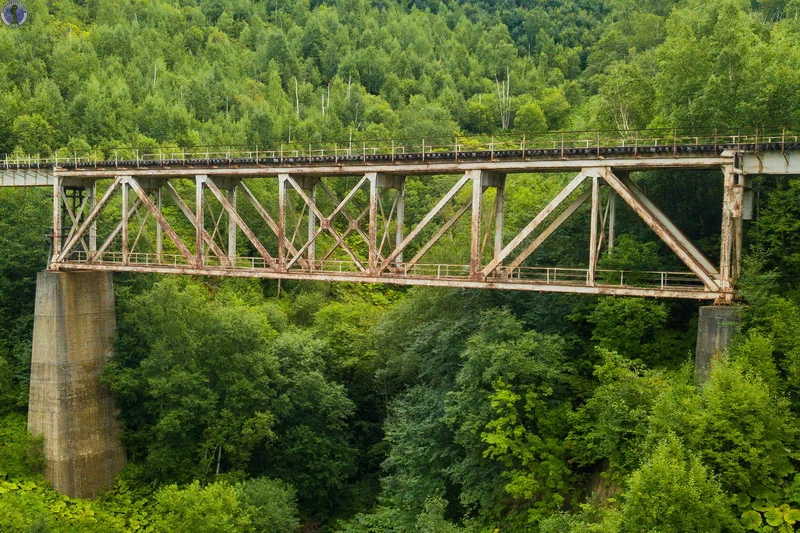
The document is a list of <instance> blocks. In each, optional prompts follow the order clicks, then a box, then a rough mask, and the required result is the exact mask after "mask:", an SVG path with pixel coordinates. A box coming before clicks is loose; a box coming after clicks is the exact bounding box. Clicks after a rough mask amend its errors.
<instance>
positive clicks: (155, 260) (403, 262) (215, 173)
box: [0, 130, 800, 303]
mask: <svg viewBox="0 0 800 533" xmlns="http://www.w3.org/2000/svg"><path fill="white" fill-rule="evenodd" d="M454 141H455V142H450V143H441V142H440V143H431V142H428V143H427V144H426V142H425V141H422V142H419V143H400V142H397V141H383V142H371V143H367V142H363V143H360V145H359V146H354V145H353V143H346V144H343V145H338V144H337V145H309V146H299V145H288V144H287V145H281V146H280V147H278V148H276V149H272V150H263V149H261V150H259V149H258V148H249V149H248V148H241V147H238V148H236V147H233V148H231V147H227V148H225V149H219V148H201V149H192V150H187V149H178V148H176V149H160V150H158V151H150V152H145V151H142V150H135V149H119V150H115V151H113V153H106V154H103V155H102V156H99V155H97V154H92V155H90V156H86V157H80V156H78V155H77V154H74V155H73V156H71V157H61V158H59V157H57V156H53V157H51V158H40V157H16V158H15V157H7V158H5V159H4V160H3V162H2V168H0V185H2V186H48V187H52V188H53V232H52V240H53V246H52V253H51V258H50V263H49V268H50V269H51V270H63V271H84V270H93V271H119V272H157V273H180V274H195V275H219V276H239V277H258V278H274V279H297V280H324V281H348V282H370V283H393V284H400V285H427V286H445V287H467V288H497V289H515V290H528V291H551V292H566V293H583V294H610V295H628V296H651V297H666V298H690V299H698V300H715V301H716V302H718V303H729V302H731V301H732V300H733V298H734V296H735V292H734V288H735V282H736V279H737V278H738V276H739V268H740V267H739V265H740V259H741V253H742V231H743V221H745V220H748V219H750V218H751V216H752V205H753V194H752V190H751V189H750V177H751V176H752V175H756V174H772V175H793V174H800V142H798V137H796V136H791V135H787V134H786V133H785V132H781V133H780V134H777V135H772V136H768V135H760V136H759V135H752V136H743V135H729V136H721V135H717V134H713V135H709V134H706V135H692V134H687V135H681V134H678V132H677V131H674V130H671V131H668V132H663V131H659V132H653V131H650V132H636V133H635V134H633V135H631V136H628V137H626V138H610V137H608V136H607V135H605V134H601V133H600V132H575V133H557V134H550V135H540V136H536V137H534V138H531V137H520V138H509V137H503V138H492V139H491V140H489V139H483V140H466V139H455V140H454ZM657 169H663V170H671V171H687V170H717V171H719V172H720V176H721V178H722V181H723V191H724V192H723V199H722V202H721V205H720V207H721V209H722V220H723V222H722V227H721V230H720V231H721V234H720V237H721V238H720V241H721V250H720V262H719V264H714V263H712V262H711V261H710V260H709V259H708V258H707V257H706V255H705V254H704V253H703V252H702V251H701V250H700V249H699V248H698V247H697V246H696V245H695V244H694V243H692V242H691V241H690V239H688V238H687V237H686V236H685V235H684V234H683V233H682V232H681V230H680V229H679V228H678V227H677V226H676V225H675V224H674V223H673V222H672V221H671V220H670V219H669V218H668V217H667V215H665V213H664V212H663V211H662V210H661V209H660V208H659V207H658V206H656V205H655V204H654V203H653V202H652V201H651V200H650V199H649V198H648V197H647V196H646V195H645V193H644V192H643V191H642V189H640V188H639V187H638V186H637V185H636V183H635V182H634V181H633V180H632V179H631V176H630V174H631V173H632V172H637V171H647V170H657ZM523 173H524V174H530V173H536V174H542V173H571V174H572V175H573V177H572V179H571V180H569V181H568V183H567V184H566V185H565V186H564V187H563V189H561V190H560V191H559V192H558V194H556V195H555V197H554V198H552V199H551V200H550V201H549V203H547V204H546V205H545V207H544V208H543V209H541V211H539V212H536V213H530V218H529V221H528V222H527V224H526V225H525V226H524V227H523V228H522V229H521V230H520V231H519V232H517V233H516V234H514V235H508V234H507V231H506V230H507V228H506V226H505V221H504V212H505V209H506V194H505V191H506V186H507V184H508V183H510V180H513V179H514V174H523ZM430 175H453V176H455V177H454V179H453V181H454V183H453V184H452V186H450V187H449V189H448V190H445V191H443V192H441V193H439V194H438V196H437V201H436V202H435V205H433V207H431V208H430V209H428V210H427V212H426V213H425V214H424V215H423V216H421V218H419V220H413V221H411V223H409V222H410V221H409V220H407V219H406V216H405V213H406V207H407V201H408V200H409V197H407V195H406V191H407V187H406V180H407V177H414V178H413V179H419V180H421V182H422V184H423V185H424V183H425V176H430ZM342 179H345V180H347V181H344V182H342V181H337V180H342ZM344 184H346V185H347V186H346V187H343V185H344ZM698 186H702V184H701V183H698ZM337 191H338V192H339V194H337ZM342 191H343V192H342ZM467 191H468V192H467ZM583 205H588V211H589V216H588V221H584V222H586V223H588V227H587V228H586V249H585V257H586V263H585V265H583V266H582V267H580V268H565V267H559V266H557V265H553V266H546V267H542V266H529V264H528V258H529V257H531V256H532V255H533V254H535V252H536V251H537V249H539V248H540V246H542V245H543V244H544V243H545V242H546V241H547V240H548V239H549V238H550V237H551V236H552V235H553V233H555V232H556V231H557V230H558V229H559V228H560V227H561V226H562V225H563V224H564V222H565V221H566V220H567V219H569V218H570V217H571V216H573V215H574V214H575V213H576V211H578V209H579V208H581V207H582V206H583ZM622 206H627V208H629V209H631V210H632V211H633V213H635V214H636V216H638V217H639V218H640V219H641V220H642V222H643V223H644V224H646V225H647V226H648V227H649V228H650V229H651V230H652V231H653V232H654V233H655V234H656V235H657V236H658V238H659V239H661V241H662V242H663V243H664V244H665V245H666V246H668V247H669V249H670V250H671V251H672V252H673V253H674V254H675V255H676V256H677V258H678V259H679V260H680V262H681V263H682V264H683V265H684V266H685V270H682V271H676V272H626V271H619V270H615V271H608V270H602V269H599V268H598V261H599V259H600V257H601V254H603V253H608V254H612V253H613V252H614V246H615V239H616V235H615V230H616V227H615V220H616V216H617V210H618V209H619V208H620V207H622ZM416 211H419V209H417V210H416ZM463 217H469V221H470V222H469V224H468V229H464V227H465V226H467V224H466V223H464V224H461V225H458V222H459V220H461V219H462V218H463ZM583 218H587V217H583ZM459 230H463V231H464V232H465V233H466V235H464V239H463V240H462V241H463V243H464V244H463V246H462V248H463V249H460V250H458V253H457V254H454V255H458V256H460V257H463V258H464V259H465V260H464V261H462V262H461V264H450V263H442V262H439V261H435V260H434V261H430V260H428V258H429V257H431V256H432V255H435V254H431V253H430V252H431V250H432V249H434V248H435V246H436V245H437V243H439V242H440V241H441V239H442V237H443V236H445V235H446V234H450V235H452V234H453V232H457V231H459ZM453 242H456V243H457V242H459V240H454V241H453ZM467 243H468V244H467ZM242 249H246V250H247V253H246V254H245V255H241V254H240V250H242ZM466 258H468V261H467V260H466Z"/></svg>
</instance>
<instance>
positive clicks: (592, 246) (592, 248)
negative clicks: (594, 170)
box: [586, 175, 600, 287]
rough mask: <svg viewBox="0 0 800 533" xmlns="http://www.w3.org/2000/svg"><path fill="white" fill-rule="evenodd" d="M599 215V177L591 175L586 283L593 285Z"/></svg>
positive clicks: (595, 268)
mask: <svg viewBox="0 0 800 533" xmlns="http://www.w3.org/2000/svg"><path fill="white" fill-rule="evenodd" d="M599 216H600V178H599V177H598V176H597V175H594V176H592V216H591V222H590V224H591V227H590V228H589V271H588V275H587V279H586V284H587V285H589V286H590V287H593V286H594V278H595V273H596V270H597V252H598V249H597V222H598V219H599Z"/></svg>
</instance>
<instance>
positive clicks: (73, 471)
mask: <svg viewBox="0 0 800 533" xmlns="http://www.w3.org/2000/svg"><path fill="white" fill-rule="evenodd" d="M115 329H116V317H115V315H114V291H113V286H112V281H111V274H110V273H105V272H40V273H39V275H38V277H37V280H36V311H35V319H34V325H33V356H32V361H31V388H30V403H29V406H28V430H29V431H30V432H31V433H33V434H34V435H43V440H44V442H43V445H44V457H45V467H44V474H45V477H46V478H47V480H48V481H50V483H52V485H53V487H54V488H55V489H56V490H58V491H59V492H61V493H63V494H66V495H69V496H71V497H78V498H93V497H95V496H97V495H98V494H100V493H101V492H103V490H105V489H108V488H110V487H111V486H112V485H113V482H114V477H115V476H116V475H117V474H118V473H119V471H120V470H121V469H122V467H123V466H124V465H125V450H124V449H123V448H122V444H121V443H120V439H119V426H118V423H117V420H116V414H117V411H116V409H115V407H114V402H113V399H112V397H111V394H110V392H109V391H108V390H107V389H105V388H104V387H102V386H101V385H100V372H101V371H102V369H103V365H104V364H105V363H106V361H108V359H109V358H110V357H111V356H112V354H113V348H114V332H115Z"/></svg>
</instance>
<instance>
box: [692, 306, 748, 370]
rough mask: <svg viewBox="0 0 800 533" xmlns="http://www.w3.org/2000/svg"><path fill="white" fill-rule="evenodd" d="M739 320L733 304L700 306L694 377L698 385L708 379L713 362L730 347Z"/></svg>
mask: <svg viewBox="0 0 800 533" xmlns="http://www.w3.org/2000/svg"><path fill="white" fill-rule="evenodd" d="M739 322H740V320H739V315H738V313H737V309H736V308H735V307H733V306H730V305H707V306H703V307H701V308H700V320H699V322H698V324H697V347H696V349H695V358H694V379H695V383H696V384H697V385H702V384H703V383H705V382H706V380H708V376H709V373H710V371H711V364H712V363H713V361H714V359H715V358H716V357H719V356H720V355H721V354H722V353H723V352H725V350H726V349H727V348H728V346H729V345H730V343H731V340H732V339H733V336H734V335H735V334H736V331H737V329H738V327H739Z"/></svg>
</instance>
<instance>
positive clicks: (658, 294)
mask: <svg viewBox="0 0 800 533" xmlns="http://www.w3.org/2000/svg"><path fill="white" fill-rule="evenodd" d="M61 270H74V271H83V270H97V271H110V272H138V273H147V272H150V273H160V274H186V275H195V276H229V277H245V278H264V279H294V280H301V281H329V282H355V283H388V284H394V285H417V286H427V287H451V288H464V289H500V290H521V291H536V292H556V293H575V294H594V295H611V296H637V297H652V298H684V299H691V300H718V301H722V300H725V301H730V300H731V299H732V298H733V296H734V295H733V292H732V291H719V290H717V291H708V290H702V289H654V288H637V287H628V286H622V287H620V286H614V285H602V284H596V285H595V286H593V287H590V286H587V285H585V284H566V283H564V284H556V283H545V282H535V281H497V280H491V281H475V280H469V279H461V280H453V279H437V278H434V277H429V276H418V277H410V276H409V277H407V276H403V275H386V274H384V275H380V276H372V275H370V274H369V273H364V274H358V273H352V274H348V273H342V274H338V273H321V272H304V271H297V270H293V271H290V272H278V271H274V270H269V269H225V268H218V267H204V268H195V267H193V266H146V267H144V266H132V265H111V264H105V265H103V264H86V263H67V264H64V265H63V266H62V267H61Z"/></svg>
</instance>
